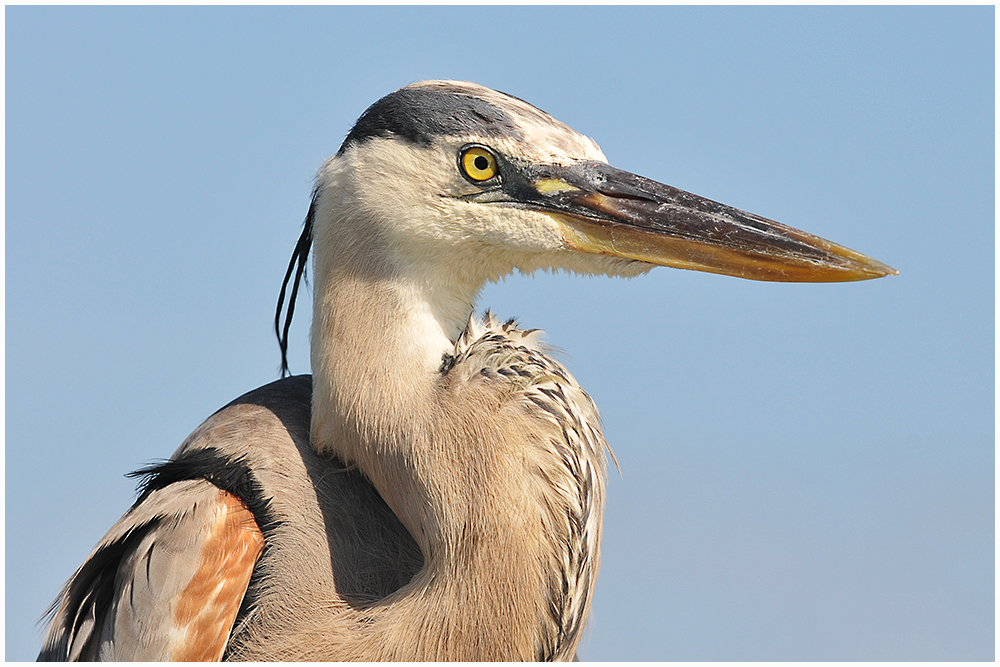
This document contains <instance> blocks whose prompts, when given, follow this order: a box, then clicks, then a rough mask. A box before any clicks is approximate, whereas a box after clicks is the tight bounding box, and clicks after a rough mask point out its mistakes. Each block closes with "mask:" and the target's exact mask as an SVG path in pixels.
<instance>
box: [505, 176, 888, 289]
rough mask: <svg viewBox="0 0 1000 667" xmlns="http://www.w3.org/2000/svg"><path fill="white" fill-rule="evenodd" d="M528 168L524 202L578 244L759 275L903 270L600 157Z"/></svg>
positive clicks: (857, 276) (840, 277) (828, 278)
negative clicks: (546, 217)
mask: <svg viewBox="0 0 1000 667" xmlns="http://www.w3.org/2000/svg"><path fill="white" fill-rule="evenodd" d="M522 174H523V176H524V177H526V181H527V182H524V181H522V184H521V185H522V188H519V189H520V190H521V193H520V194H522V195H524V194H525V192H524V190H525V189H526V188H524V186H528V187H530V188H531V189H532V190H533V192H532V193H531V196H530V197H525V198H522V199H521V201H522V202H524V203H525V204H527V205H529V206H531V207H532V208H536V209H538V210H542V211H544V212H546V213H548V214H549V215H550V216H552V217H553V218H555V219H556V220H557V221H559V222H560V224H561V225H562V227H563V231H564V235H565V238H566V243H567V244H568V245H569V246H570V247H572V248H574V249H577V250H582V251H586V252H596V253H603V254H608V255H615V256H618V257H625V258H628V259H634V260H640V261H643V262H649V263H651V264H658V265H661V266H671V267H675V268H680V269H692V270H696V271H708V272H711V273H721V274H725V275H730V276H737V277H739V278H749V279H752V280H772V281H781V282H842V281H850V280H868V279H871V278H880V277H882V276H886V275H890V274H896V273H898V271H896V270H895V269H893V268H892V267H890V266H887V265H885V264H883V263H881V262H878V261H876V260H874V259H871V258H870V257H866V256H865V255H862V254H861V253H859V252H855V251H854V250H850V249H849V248H845V247H844V246H841V245H838V244H836V243H833V242H831V241H827V240H826V239H822V238H820V237H818V236H813V235H812V234H809V233H806V232H803V231H800V230H798V229H794V228H792V227H788V226H786V225H782V224H781V223H778V222H775V221H773V220H768V219H767V218H762V217H760V216H758V215H754V214H753V213H747V212H746V211H740V210H739V209H735V208H732V207H730V206H726V205H724V204H720V203H718V202H714V201H712V200H710V199H705V198H703V197H699V196H698V195H693V194H691V193H690V192H685V191H683V190H679V189H677V188H674V187H671V186H669V185H664V184H663V183H657V182H656V181H653V180H650V179H648V178H643V177H642V176H637V175H635V174H632V173H629V172H627V171H622V170H620V169H615V168H614V167H611V166H609V165H607V164H604V163H601V162H587V163H581V164H576V165H572V166H569V167H561V166H545V167H535V168H533V169H532V170H531V172H529V173H524V172H522ZM526 200H530V201H526Z"/></svg>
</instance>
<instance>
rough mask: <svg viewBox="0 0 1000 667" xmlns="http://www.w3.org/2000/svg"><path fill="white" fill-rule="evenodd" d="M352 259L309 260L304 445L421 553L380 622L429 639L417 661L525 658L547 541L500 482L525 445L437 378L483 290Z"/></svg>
mask: <svg viewBox="0 0 1000 667" xmlns="http://www.w3.org/2000/svg"><path fill="white" fill-rule="evenodd" d="M320 242H322V239H320ZM327 250H330V249H327ZM353 251H354V252H353V254H352V255H351V256H348V255H347V253H345V252H343V251H339V252H338V251H332V252H330V251H328V252H317V254H316V257H317V262H316V270H315V279H316V284H315V297H314V299H315V301H314V316H313V329H312V365H313V412H312V414H313V417H312V442H313V445H314V447H315V448H316V450H317V451H319V452H320V453H321V454H327V455H335V456H337V457H340V458H342V459H344V460H346V461H348V462H349V463H352V464H354V465H357V467H358V468H359V469H360V470H361V471H362V472H363V473H364V474H365V476H366V477H368V479H369V480H370V481H371V482H372V484H373V486H374V487H375V488H376V489H377V490H378V491H379V493H380V494H381V495H382V497H383V499H385V501H386V503H387V504H388V505H389V507H390V508H392V510H393V511H394V512H395V514H396V516H397V517H398V518H399V519H400V521H401V522H402V523H403V525H404V526H406V528H407V530H409V532H410V533H411V535H412V536H413V537H414V539H415V540H416V541H417V543H418V545H419V546H420V548H421V550H422V552H423V554H424V559H425V567H424V569H423V570H422V571H421V572H420V574H418V575H417V577H416V578H415V579H414V581H413V582H412V583H411V585H410V586H408V587H406V588H404V589H403V590H401V591H400V592H399V594H400V595H402V596H403V599H401V600H399V601H398V604H395V605H393V606H392V613H394V614H405V615H409V616H410V617H411V618H410V621H411V623H407V624H405V625H406V626H409V627H440V628H441V630H440V633H439V634H438V635H436V637H437V638H436V639H433V638H431V637H428V638H427V639H426V642H429V643H424V644H423V646H424V648H425V649H426V650H425V651H424V653H423V655H424V657H426V658H436V659H446V658H448V657H451V658H457V657H460V656H466V657H468V656H470V655H478V656H480V659H490V658H494V659H495V658H496V657H498V656H500V655H503V653H501V652H499V651H501V650H502V647H508V649H509V647H510V646H518V647H529V648H528V649H527V650H531V648H530V647H536V646H538V645H539V640H538V633H539V632H540V630H539V628H540V627H542V626H543V625H545V621H544V617H546V616H547V615H548V614H549V611H548V607H547V603H548V597H547V595H548V592H549V588H550V587H551V582H548V581H544V580H543V577H542V574H541V573H542V571H543V566H542V564H541V562H540V559H542V558H544V556H543V555H542V554H544V552H545V545H544V544H542V543H541V540H542V539H543V536H544V535H545V530H544V527H543V526H541V525H540V519H539V518H538V517H539V515H540V512H539V508H538V506H537V502H536V499H535V498H533V497H532V495H531V494H530V493H528V492H526V490H525V486H524V484H523V483H521V482H518V483H516V484H511V480H512V479H514V480H520V479H521V478H523V477H524V474H523V466H524V463H523V457H521V456H513V455H510V453H509V452H507V451H505V450H504V447H505V446H508V447H509V446H511V442H518V441H520V442H523V441H524V440H525V439H528V438H530V437H532V436H531V435H530V434H528V433H518V432H517V429H518V428H520V427H519V425H518V424H507V423H503V422H501V421H497V423H492V422H491V420H493V421H496V420H498V417H497V415H496V414H495V413H496V412H497V410H496V408H495V401H496V398H495V396H493V395H492V394H489V393H485V392H478V393H477V392H476V391H473V390H469V389H468V387H467V386H466V385H463V386H461V387H458V388H457V390H454V389H456V388H453V387H451V388H450V387H449V386H448V382H447V380H448V378H447V375H446V374H444V373H442V372H441V368H442V361H443V357H444V356H445V355H446V354H449V353H451V352H453V351H454V349H455V340H456V339H457V337H458V335H459V334H460V332H461V331H462V330H463V328H464V325H465V323H466V322H467V320H468V317H469V314H470V312H471V309H472V304H473V301H474V299H475V297H476V295H477V293H478V291H479V289H480V287H481V284H476V283H473V282H471V281H467V282H463V281H460V280H456V279H455V278H454V277H453V276H452V277H449V276H436V275H434V274H433V273H431V272H421V271H420V270H418V269H417V268H414V267H407V268H406V270H400V269H399V267H398V265H395V264H394V263H393V262H392V261H391V258H389V257H387V256H384V255H383V256H380V255H379V252H380V251H381V249H378V248H369V249H368V251H366V252H359V250H358V248H357V247H354V248H353ZM338 255H339V256H338ZM357 257H365V258H366V260H365V264H364V265H359V263H358V262H357V261H354V260H353V259H352V258H357ZM373 257H374V258H376V259H375V260H373V259H372V258H373ZM522 430H523V429H522ZM518 466H520V468H518ZM532 503H535V504H534V505H533V504H532ZM526 523H530V524H532V525H522V524H526ZM536 524H538V525H536ZM533 540H535V541H533ZM459 609H461V610H465V611H463V612H459V613H456V610H459ZM386 613H390V612H389V611H388V608H387V611H386ZM485 629H492V631H493V632H494V634H493V635H491V634H490V632H491V630H485ZM432 639H433V641H432ZM421 641H422V642H424V641H425V640H421ZM385 645H386V646H393V645H395V644H393V643H392V642H387V643H386V644H385ZM387 657H394V658H395V659H412V656H402V655H400V656H387ZM518 657H519V658H520V659H536V658H537V657H538V656H537V655H535V654H528V655H524V656H518Z"/></svg>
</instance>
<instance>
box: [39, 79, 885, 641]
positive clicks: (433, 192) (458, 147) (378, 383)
mask: <svg viewBox="0 0 1000 667" xmlns="http://www.w3.org/2000/svg"><path fill="white" fill-rule="evenodd" d="M311 245H315V255H314V257H315V265H314V283H315V284H314V303H313V324H312V359H311V360H312V370H313V375H312V377H311V378H310V377H309V376H300V377H292V378H286V379H282V380H279V381H277V382H274V383H272V384H269V385H267V386H265V387H262V388H260V389H257V390H255V391H252V392H250V393H249V394H246V395H245V396H243V397H241V398H239V399H237V400H236V401H234V402H233V403H231V404H229V405H228V406H226V407H225V408H223V409H222V410H220V411H219V412H217V413H215V414H214V415H213V416H212V417H210V418H209V419H208V420H207V421H206V422H205V423H204V424H202V425H201V426H200V427H198V429H196V430H195V431H194V433H193V434H192V435H191V436H190V437H189V438H188V439H187V440H186V441H185V442H184V443H183V444H182V445H181V447H180V449H179V450H178V451H177V452H176V453H175V454H174V455H173V457H172V458H171V459H170V461H169V462H167V463H166V464H163V465H159V466H155V467H153V468H150V469H147V470H145V471H143V474H145V475H146V479H145V482H144V484H143V486H142V490H141V493H140V495H139V498H138V500H136V502H135V504H134V505H133V506H132V508H131V509H130V510H129V511H128V512H127V513H126V514H125V515H124V516H123V517H122V518H121V519H120V520H119V521H118V523H116V524H115V525H114V527H112V528H111V530H110V531H109V532H108V534H107V535H106V536H105V537H104V539H103V540H101V542H100V543H99V544H98V545H97V547H96V548H95V549H94V551H93V553H91V555H90V556H89V557H88V558H87V560H86V562H84V564H83V565H82V566H81V567H80V568H79V569H78V570H77V571H76V573H75V574H74V575H73V576H72V578H71V579H70V580H69V582H68V583H67V584H66V586H65V588H64V590H63V591H62V593H61V595H60V597H59V598H58V599H57V600H56V602H55V603H54V604H53V608H52V614H53V618H52V621H51V625H50V627H49V630H48V634H47V636H46V639H45V644H44V646H43V648H42V651H41V654H40V656H39V658H40V659H45V660H47V659H74V660H76V659H79V660H86V659H119V660H121V659H125V660H160V659H174V660H197V659H213V660H216V659H222V658H226V659H256V660H331V659H337V660H343V659H351V660H422V659H431V660H442V659H462V660H499V659H519V660H540V659H569V658H572V657H573V656H574V653H575V651H576V647H577V644H578V642H579V640H580V634H581V630H582V628H583V626H584V622H585V620H586V618H587V612H588V609H589V607H590V601H591V591H592V588H593V585H594V580H595V576H596V573H597V568H598V560H599V546H600V536H601V516H602V511H603V504H604V483H605V449H606V445H605V442H604V438H603V436H602V435H601V430H600V424H599V422H598V416H597V409H596V408H595V407H594V404H593V403H592V402H591V400H590V398H589V397H588V396H587V394H586V393H584V391H583V390H582V389H581V388H580V386H579V385H578V384H577V383H576V381H575V380H574V379H573V378H572V376H570V374H569V373H568V372H567V371H566V370H565V369H564V368H563V367H562V366H561V365H560V364H559V363H558V362H556V361H554V360H553V359H551V358H550V357H548V356H546V354H545V353H544V351H543V348H542V347H541V346H540V344H539V341H538V337H537V334H536V333H535V332H532V331H524V330H521V329H518V328H517V326H516V325H515V324H514V323H513V322H507V323H500V322H498V321H497V320H496V319H494V318H493V316H492V315H490V314H488V313H487V315H486V316H485V318H484V319H482V320H477V319H475V318H474V317H472V312H473V306H474V302H475V300H476V297H477V295H478V294H479V292H480V290H481V288H482V287H483V285H484V283H485V282H486V281H490V280H496V279H498V278H500V277H502V276H504V275H506V274H508V273H510V272H511V271H513V270H514V269H518V270H520V271H526V272H531V271H534V270H536V269H542V268H562V269H568V270H570V271H574V272H578V273H583V274H609V275H627V276H632V275H636V274H640V273H643V272H645V271H648V270H649V269H651V268H652V267H653V266H654V265H663V266H672V267H679V268H685V269H696V270H700V271H711V272H715V273H724V274H729V275H734V276H739V277H743V278H752V279H758V280H780V281H815V282H824V281H844V280H864V279H868V278H875V277H880V276H884V275H887V274H890V273H895V271H894V270H893V269H891V268H890V267H888V266H886V265H884V264H881V263H879V262H876V261H874V260H871V259H869V258H867V257H865V256H864V255H861V254H858V253H856V252H853V251H851V250H848V249H846V248H844V247H841V246H838V245H836V244H833V243H830V242H828V241H825V240H823V239H820V238H817V237H815V236H812V235H809V234H806V233H804V232H801V231H797V230H795V229H791V228H789V227H786V226H783V225H780V224H778V223H776V222H773V221H771V220H767V219H765V218H761V217H759V216H756V215H752V214H749V213H745V212H742V211H738V210H736V209H733V208H729V207H727V206H724V205H722V204H718V203H715V202H712V201H709V200H707V199H703V198H701V197H697V196H695V195H692V194H689V193H687V192H683V191H681V190H677V189H675V188H672V187H670V186H667V185H662V184H660V183H657V182H654V181H651V180H648V179H645V178H642V177H640V176H636V175H634V174H631V173H627V172H624V171H620V170H618V169H615V168H613V167H611V166H609V165H608V164H607V161H606V160H605V158H604V155H603V154H602V153H601V151H600V149H599V148H598V147H597V144H595V143H594V142H593V141H592V140H590V139H588V138H587V137H584V136H582V135H580V134H578V133H577V132H575V131H573V130H572V129H570V128H569V127H567V126H566V125H563V124H562V123H559V122H558V121H556V120H555V119H553V118H552V117H550V116H548V115H547V114H545V113H544V112H542V111H540V110H538V109H536V108H535V107H533V106H531V105H529V104H527V103H525V102H523V101H521V100H519V99H517V98H514V97H511V96H509V95H505V94H503V93H499V92H496V91H493V90H490V89H488V88H484V87H482V86H478V85H474V84H470V83H460V82H450V81H429V82H422V83H416V84H413V85H410V86H407V87H405V88H403V89H401V90H398V91H396V92H395V93H392V94H390V95H388V96H386V97H384V98H382V99H381V100H379V101H378V102H376V103H375V104H373V105H372V106H371V107H370V108H369V109H368V110H367V111H366V112H365V113H364V114H363V115H362V116H361V118H360V119H359V120H358V121H357V123H356V124H355V125H354V128H353V129H352V130H351V131H350V133H349V134H348V136H347V139H346V140H345V141H344V143H343V145H342V146H341V148H340V150H339V151H338V152H337V154H336V155H335V156H334V157H332V158H330V159H329V160H328V161H327V162H326V163H325V164H324V165H323V167H322V169H321V170H320V173H319V175H318V178H317V181H316V186H315V189H314V191H313V198H312V204H311V206H310V208H309V214H308V217H307V219H306V224H305V229H304V231H303V234H302V237H301V238H300V240H299V243H298V245H297V247H296V250H295V254H294V255H293V258H292V263H291V264H290V265H289V272H288V274H286V277H285V285H284V286H283V287H282V296H281V298H280V300H279V306H278V308H279V318H278V319H276V327H277V326H278V323H279V319H280V315H281V313H282V304H283V303H286V301H285V296H286V294H285V288H286V287H287V286H288V285H289V282H291V285H292V292H291V294H290V295H289V300H288V301H287V303H288V304H289V305H288V313H287V316H286V318H285V326H284V328H283V329H281V328H279V331H278V334H279V340H280V341H281V346H282V355H283V367H284V353H285V349H286V347H285V346H286V344H287V335H288V328H287V323H288V321H289V319H290V317H291V310H292V307H293V306H294V298H295V292H296V290H297V287H298V284H299V279H300V277H301V275H302V272H303V270H304V268H305V265H306V259H307V256H308V253H309V251H310V246H311ZM293 272H294V274H295V275H294V278H293V277H292V273H293Z"/></svg>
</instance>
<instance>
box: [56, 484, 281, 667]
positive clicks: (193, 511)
mask: <svg viewBox="0 0 1000 667" xmlns="http://www.w3.org/2000/svg"><path fill="white" fill-rule="evenodd" d="M263 546H264V537H263V534H262V533H261V530H260V528H259V526H258V525H257V522H256V521H255V519H254V516H253V514H252V513H251V512H250V510H249V509H247V507H246V506H245V505H244V504H243V502H242V501H241V500H239V498H237V497H236V496H235V495H233V494H231V493H229V492H226V491H223V490H222V489H220V488H219V487H218V486H216V485H214V484H212V483H211V482H208V481H206V480H204V479H188V480H181V481H177V482H173V483H171V484H168V485H166V486H163V487H162V488H156V489H154V490H151V491H147V492H146V493H144V494H143V496H142V497H141V498H140V500H139V502H138V503H137V504H136V505H135V506H134V507H133V508H132V509H131V510H129V512H128V513H126V514H125V516H123V517H122V518H121V519H120V520H119V521H118V523H116V524H115V525H114V526H113V527H112V528H111V530H110V531H109V532H108V534H107V535H106V536H105V537H104V539H103V540H101V542H100V543H99V544H98V545H97V547H96V548H95V549H94V551H93V553H91V555H90V557H89V558H88V559H87V560H86V562H84V564H83V565H82V566H81V567H80V568H79V569H78V570H77V571H76V573H74V575H73V577H72V578H71V579H70V580H69V582H68V583H67V584H66V586H65V588H64V589H63V591H62V594H61V595H60V597H59V598H58V599H57V600H56V602H55V603H54V604H53V619H52V623H51V625H50V627H49V631H48V635H47V637H46V640H45V643H44V645H43V647H42V651H41V653H40V654H39V656H38V659H39V660H133V661H153V660H173V661H196V660H219V659H221V658H222V655H223V653H224V651H225V648H226V644H227V642H228V640H229V633H230V630H231V629H232V626H233V622H234V620H235V619H236V615H237V613H238V612H239V609H240V605H241V604H242V601H243V597H244V594H245V593H246V589H247V584H248V582H249V580H250V575H251V573H252V572H253V568H254V564H255V563H256V561H257V558H258V556H259V555H260V553H261V550H262V548H263Z"/></svg>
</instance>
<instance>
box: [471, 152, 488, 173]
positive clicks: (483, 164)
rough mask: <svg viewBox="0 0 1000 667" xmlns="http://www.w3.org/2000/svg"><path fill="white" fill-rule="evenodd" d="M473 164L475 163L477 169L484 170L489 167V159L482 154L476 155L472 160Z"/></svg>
mask: <svg viewBox="0 0 1000 667" xmlns="http://www.w3.org/2000/svg"><path fill="white" fill-rule="evenodd" d="M473 164H475V165H476V169H478V170H479V171H486V169H487V168H489V166H490V161H489V160H487V159H486V157H485V156H483V155H477V156H476V159H475V160H474V161H473Z"/></svg>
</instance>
